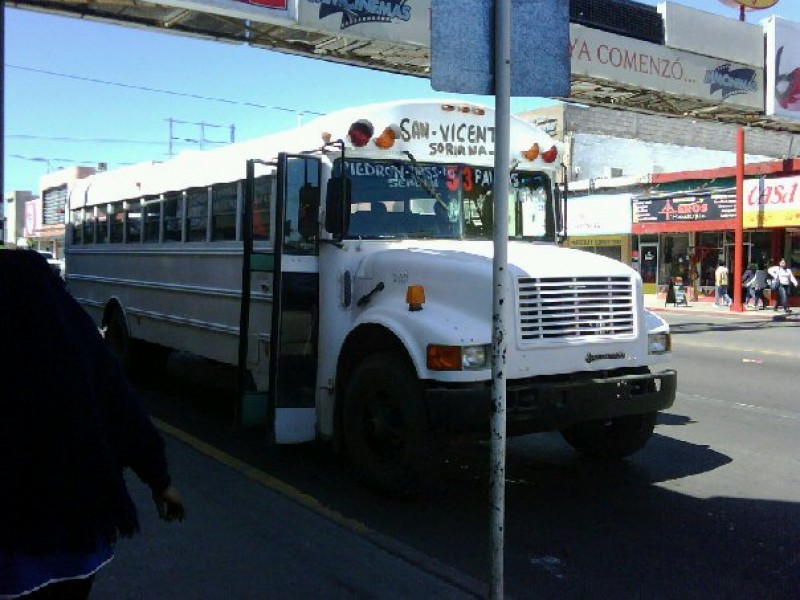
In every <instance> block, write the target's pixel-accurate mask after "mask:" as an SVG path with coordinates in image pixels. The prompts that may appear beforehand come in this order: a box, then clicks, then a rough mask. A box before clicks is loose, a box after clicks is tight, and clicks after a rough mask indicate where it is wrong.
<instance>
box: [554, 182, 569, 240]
mask: <svg viewBox="0 0 800 600" xmlns="http://www.w3.org/2000/svg"><path fill="white" fill-rule="evenodd" d="M554 204H555V212H556V238H557V241H559V242H561V241H563V240H564V239H566V237H567V219H566V217H567V191H566V189H565V190H562V189H561V188H560V187H559V186H558V185H556V186H555V203H554Z"/></svg>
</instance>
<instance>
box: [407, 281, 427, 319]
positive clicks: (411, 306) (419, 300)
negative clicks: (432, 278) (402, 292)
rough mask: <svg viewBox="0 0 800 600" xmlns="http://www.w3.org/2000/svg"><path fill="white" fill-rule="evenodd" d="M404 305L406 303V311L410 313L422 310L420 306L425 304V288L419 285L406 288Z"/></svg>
mask: <svg viewBox="0 0 800 600" xmlns="http://www.w3.org/2000/svg"><path fill="white" fill-rule="evenodd" d="M406 303H408V310H410V311H412V312H414V311H418V310H422V305H423V304H425V288H424V287H423V286H421V285H410V286H408V288H407V289H406Z"/></svg>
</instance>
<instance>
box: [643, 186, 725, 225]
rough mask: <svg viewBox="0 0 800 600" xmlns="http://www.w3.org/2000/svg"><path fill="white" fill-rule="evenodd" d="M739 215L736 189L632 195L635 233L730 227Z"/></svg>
mask: <svg viewBox="0 0 800 600" xmlns="http://www.w3.org/2000/svg"><path fill="white" fill-rule="evenodd" d="M735 217H736V197H735V196H734V194H733V192H731V193H724V194H711V193H708V194H702V195H691V196H665V197H661V198H652V197H651V198H648V197H643V196H642V197H638V198H634V199H633V226H632V232H633V233H638V234H642V233H669V232H677V231H714V230H722V229H731V228H733V226H734V219H735Z"/></svg>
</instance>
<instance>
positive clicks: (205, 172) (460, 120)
mask: <svg viewBox="0 0 800 600" xmlns="http://www.w3.org/2000/svg"><path fill="white" fill-rule="evenodd" d="M337 141H341V142H342V143H343V144H344V147H345V155H346V156H349V157H353V158H359V159H379V160H380V159H385V160H403V161H408V160H410V158H409V154H410V155H411V157H413V159H414V160H416V161H419V162H421V163H424V162H434V163H448V164H449V163H464V164H472V165H476V166H483V167H492V166H493V165H494V146H495V127H494V110H493V109H491V108H489V107H486V106H482V105H479V104H475V103H468V102H462V101H441V100H430V99H429V100H404V101H396V102H387V103H382V104H371V105H364V106H358V107H353V108H348V109H344V110H341V111H336V112H333V113H330V114H328V115H325V116H322V117H319V118H317V119H314V120H313V121H310V122H308V123H307V124H305V125H303V126H301V127H298V128H295V129H290V130H287V131H283V132H280V133H275V134H271V135H267V136H263V137H259V138H255V139H252V140H247V141H243V142H237V143H233V144H230V145H228V146H225V147H222V148H217V149H213V150H206V151H200V150H192V151H187V152H183V153H181V154H180V155H178V156H176V157H175V158H172V159H170V160H167V161H164V162H147V163H140V164H137V165H132V166H128V167H122V168H120V169H114V170H111V171H104V172H101V173H96V174H94V175H92V176H90V177H87V178H86V179H83V180H80V181H79V182H78V184H76V185H75V186H74V187H73V189H72V193H71V195H70V207H71V208H72V209H75V208H79V207H81V206H91V205H95V204H102V203H106V202H113V201H115V200H124V199H134V198H142V197H147V196H156V195H159V194H163V193H167V192H170V191H176V190H184V189H190V188H195V187H207V186H209V185H213V184H215V183H228V182H232V181H238V180H241V179H244V178H245V165H246V161H247V160H248V159H261V160H264V161H271V160H274V159H276V158H277V155H278V153H280V152H290V153H298V152H306V151H311V150H315V149H321V148H322V147H323V145H326V144H329V145H327V146H326V152H329V153H333V154H337V153H338V148H337V147H336V145H335V143H336V142H337ZM510 150H511V160H512V163H514V162H517V163H519V166H518V168H520V169H523V170H532V171H542V170H544V171H552V170H553V169H555V168H557V167H558V166H560V163H561V154H562V152H561V147H560V144H559V143H558V142H556V141H555V140H554V139H553V138H552V137H550V136H549V135H548V134H547V133H545V132H544V131H542V130H541V129H539V128H538V127H535V126H534V125H532V124H531V123H528V122H527V121H524V120H522V119H520V118H518V117H513V116H512V118H511V124H510Z"/></svg>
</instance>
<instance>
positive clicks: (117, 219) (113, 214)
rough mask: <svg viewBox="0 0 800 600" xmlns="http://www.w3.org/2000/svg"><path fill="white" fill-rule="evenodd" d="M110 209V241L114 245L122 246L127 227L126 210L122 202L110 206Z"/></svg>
mask: <svg viewBox="0 0 800 600" xmlns="http://www.w3.org/2000/svg"><path fill="white" fill-rule="evenodd" d="M108 208H109V210H108V220H109V221H111V233H110V236H109V240H108V241H109V242H111V243H112V244H121V243H122V236H123V233H124V231H125V230H124V228H123V226H124V225H125V210H124V208H123V207H122V202H115V203H114V204H110V205H109V207H108Z"/></svg>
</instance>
